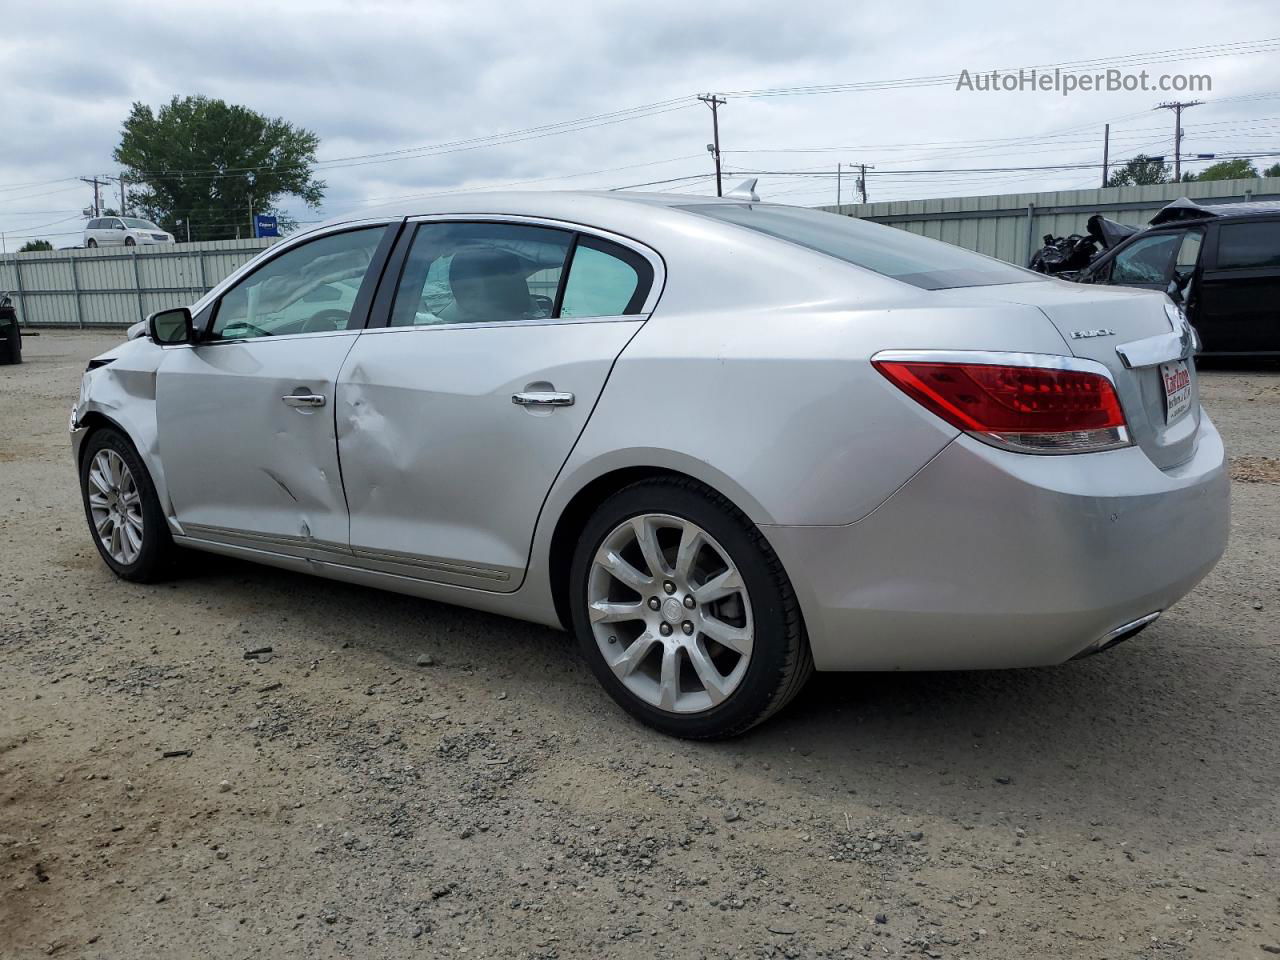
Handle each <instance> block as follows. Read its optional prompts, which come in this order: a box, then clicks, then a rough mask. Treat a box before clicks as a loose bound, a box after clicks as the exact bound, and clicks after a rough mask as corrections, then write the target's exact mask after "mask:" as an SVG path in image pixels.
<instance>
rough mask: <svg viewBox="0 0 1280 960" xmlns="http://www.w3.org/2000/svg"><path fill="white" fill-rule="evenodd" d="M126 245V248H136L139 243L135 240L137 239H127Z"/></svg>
mask: <svg viewBox="0 0 1280 960" xmlns="http://www.w3.org/2000/svg"><path fill="white" fill-rule="evenodd" d="M124 245H125V246H126V247H135V246H137V245H138V241H137V240H135V239H133V237H125V238H124Z"/></svg>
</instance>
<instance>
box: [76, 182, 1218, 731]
mask: <svg viewBox="0 0 1280 960" xmlns="http://www.w3.org/2000/svg"><path fill="white" fill-rule="evenodd" d="M735 193H737V191H735ZM428 211H429V212H428ZM1196 346H1197V344H1196V340H1195V333H1194V331H1193V330H1192V329H1191V327H1190V326H1189V325H1188V324H1187V322H1186V320H1185V318H1184V317H1183V315H1182V314H1181V312H1180V311H1179V309H1178V308H1177V307H1176V306H1175V305H1174V304H1173V303H1172V302H1171V301H1170V300H1169V298H1168V297H1167V296H1166V295H1165V294H1164V293H1161V292H1158V291H1149V290H1135V289H1124V288H1104V287H1097V286H1093V287H1083V286H1080V285H1077V284H1071V283H1066V282H1063V281H1059V280H1054V279H1050V278H1047V277H1045V276H1043V275H1040V274H1036V273H1032V272H1029V271H1027V270H1023V269H1020V268H1018V267H1014V266H1010V265H1009V264H1006V263H1002V262H999V261H996V260H991V259H988V258H986V257H983V256H979V255H977V254H974V253H971V252H969V251H966V250H962V249H960V248H958V247H954V246H950V245H948V244H945V243H941V242H937V241H934V240H929V239H925V238H922V237H919V236H915V235H912V234H910V233H906V232H903V231H900V230H897V229H894V228H891V227H886V226H879V225H876V224H871V223H867V222H864V221H860V220H855V219H851V218H848V217H842V216H837V215H834V214H829V213H822V212H818V211H813V210H807V209H800V208H795V207H788V206H783V205H778V204H770V203H760V202H758V200H757V198H756V197H755V195H754V193H753V192H751V190H750V187H747V188H746V189H745V190H742V191H741V195H738V196H734V195H730V196H729V197H726V198H724V199H722V200H719V199H705V198H698V197H691V196H677V195H660V194H637V193H548V192H541V193H510V194H496V193H495V194H489V195H479V194H472V195H469V196H463V197H458V198H451V199H445V200H441V201H433V202H432V204H431V205H430V207H427V206H426V205H425V204H422V205H415V206H412V207H400V208H396V209H382V210H379V211H377V212H369V213H364V214H361V215H360V216H359V217H358V218H352V219H344V220H341V221H337V222H333V223H329V224H327V225H325V226H322V227H319V228H316V229H313V230H309V231H307V232H305V233H302V234H299V235H296V236H294V237H291V238H289V239H287V240H285V241H283V242H281V243H279V244H276V245H275V246H273V247H271V248H269V249H267V250H265V251H263V252H262V253H261V254H260V255H259V256H257V257H256V258H255V259H254V260H252V261H251V262H249V263H247V264H245V265H244V266H243V267H241V268H240V269H239V270H237V271H236V272H235V273H233V274H232V275H231V276H229V277H228V278H227V279H226V280H225V281H223V282H222V283H221V284H219V285H218V286H217V287H215V288H214V289H213V290H211V291H210V292H209V293H208V294H206V295H205V296H204V297H202V298H201V299H200V300H198V301H197V302H196V303H195V304H193V305H192V306H191V307H190V308H189V309H187V308H182V309H175V310H166V311H162V312H160V313H157V314H155V315H153V316H152V317H151V318H150V319H149V321H148V323H147V324H146V326H145V329H143V326H142V325H139V328H138V329H136V330H135V331H132V332H131V338H130V339H129V340H128V341H126V342H125V343H124V344H123V345H122V346H120V347H118V348H116V349H114V350H111V351H109V352H108V353H105V354H103V355H102V356H100V357H97V358H96V359H94V360H93V361H91V362H90V364H89V369H88V370H87V371H86V373H85V375H84V380H83V383H82V386H81V390H80V396H79V399H78V401H77V402H76V404H75V408H74V410H73V411H72V414H71V437H72V446H73V449H74V453H75V459H76V465H77V467H78V469H79V475H80V485H81V490H82V492H83V498H84V507H85V514H86V516H87V518H88V522H89V527H90V531H91V533H92V536H93V538H94V541H95V543H96V545H97V547H98V550H99V552H100V553H101V555H102V558H103V560H104V561H105V562H106V563H107V565H108V566H109V567H110V568H111V569H112V570H113V571H115V572H116V573H117V574H118V575H119V576H121V577H123V578H125V579H129V580H138V581H149V580H153V579H156V578H158V577H161V576H163V575H164V574H165V572H166V571H167V570H168V569H169V568H170V564H171V561H172V560H173V558H174V555H175V553H176V552H177V551H179V550H181V549H183V548H185V549H190V550H204V551H211V552H214V553H222V554H228V555H231V556H235V557H240V558H244V559H247V560H253V561H257V562H260V563H265V564H271V565H274V566H279V567H285V568H288V569H291V570H296V571H301V572H306V573H315V574H319V575H321V576H325V577H332V578H335V579H338V580H344V581H347V582H350V583H357V584H365V585H369V586H376V587H383V588H386V589H389V590H395V591H400V592H402V593H408V594H414V595H416V596H420V597H425V598H430V599H433V600H442V601H447V602H449V603H456V604H461V605H463V606H468V607H475V608H479V609H483V610H488V611H493V612H497V613H501V614H506V615H508V616H512V617H518V618H521V619H525V620H531V621H535V622H538V623H544V624H549V625H553V626H557V627H563V628H567V629H570V630H572V631H573V632H574V633H575V634H576V635H577V638H578V641H579V643H580V645H581V649H582V653H583V655H584V656H585V657H586V659H587V662H588V663H589V664H590V665H591V668H592V670H593V671H594V672H595V674H596V676H597V677H598V678H599V680H600V682H601V683H602V684H603V686H604V687H605V689H606V690H607V691H608V692H609V694H610V695H611V696H612V697H613V698H614V699H615V700H617V701H618V703H619V704H621V705H622V707H624V708H625V709H626V710H628V711H629V712H630V713H632V714H633V715H635V716H636V717H638V718H639V719H641V720H642V721H644V722H646V723H648V724H651V725H653V726H654V727H657V728H658V729H660V730H663V731H665V732H667V733H670V734H675V735H678V736H685V737H721V736H729V735H732V734H735V733H739V732H741V731H744V730H746V729H747V728H749V727H751V726H752V725H754V724H756V723H759V722H760V721H761V720H763V719H765V718H766V717H768V716H770V715H771V714H773V713H774V712H776V711H777V710H779V709H780V708H781V707H783V706H784V705H785V704H786V703H787V702H788V701H789V700H791V699H792V698H793V697H795V696H796V694H797V693H798V692H799V691H800V689H801V687H802V686H803V685H804V682H805V680H806V679H807V678H808V677H809V675H810V674H811V673H812V671H813V670H815V669H817V670H943V669H970V668H998V667H1026V666H1036V665H1047V664H1057V663H1062V662H1064V661H1067V660H1071V659H1073V658H1076V657H1080V656H1084V655H1086V654H1090V653H1094V652H1097V651H1100V650H1103V649H1106V648H1107V647H1110V646H1112V645H1113V644H1116V643H1118V642H1120V641H1121V640H1124V639H1127V638H1128V637H1129V636H1131V635H1133V634H1135V633H1136V632H1138V631H1139V630H1140V629H1142V628H1143V627H1145V626H1146V625H1148V624H1149V623H1151V622H1152V621H1153V620H1154V619H1155V618H1156V617H1157V616H1159V615H1160V613H1161V612H1162V611H1164V610H1166V609H1168V608H1169V606H1170V605H1172V604H1173V603H1174V602H1176V601H1177V600H1178V599H1179V598H1180V597H1182V596H1183V595H1184V594H1186V593H1187V592H1188V591H1189V590H1190V589H1191V588H1192V587H1193V586H1194V585H1195V584H1196V583H1197V582H1198V581H1199V580H1200V579H1201V578H1202V577H1203V576H1204V575H1205V574H1206V573H1207V572H1208V571H1209V569H1210V568H1211V567H1212V566H1213V565H1214V563H1215V562H1216V561H1217V560H1218V558H1219V556H1221V554H1222V552H1223V550H1224V548H1225V545H1226V539H1227V527H1228V480H1227V475H1226V472H1225V470H1224V454H1223V446H1222V441H1221V439H1220V437H1219V435H1218V431H1217V430H1216V429H1215V428H1214V425H1213V424H1212V423H1211V422H1210V420H1209V417H1208V416H1207V415H1206V414H1205V412H1204V411H1203V410H1202V409H1201V406H1200V402H1199V396H1198V389H1197V382H1196V368H1195V363H1194V361H1193V356H1194V353H1195V350H1196Z"/></svg>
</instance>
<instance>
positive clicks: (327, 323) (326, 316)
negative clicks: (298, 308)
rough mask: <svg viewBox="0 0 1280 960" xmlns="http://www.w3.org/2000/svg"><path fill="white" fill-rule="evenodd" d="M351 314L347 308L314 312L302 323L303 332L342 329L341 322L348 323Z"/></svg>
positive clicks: (323, 331)
mask: <svg viewBox="0 0 1280 960" xmlns="http://www.w3.org/2000/svg"><path fill="white" fill-rule="evenodd" d="M350 317H351V314H350V313H349V312H348V311H346V310H320V311H318V312H317V313H313V314H312V315H311V316H310V317H308V318H307V319H306V320H305V321H304V322H303V324H302V332H303V333H325V332H327V331H329V330H338V329H341V328H340V327H339V324H342V325H343V326H345V325H346V323H347V320H348V319H349V318H350Z"/></svg>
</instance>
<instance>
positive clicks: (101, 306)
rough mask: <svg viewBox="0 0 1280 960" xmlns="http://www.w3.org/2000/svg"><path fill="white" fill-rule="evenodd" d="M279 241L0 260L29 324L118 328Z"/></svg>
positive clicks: (192, 295)
mask: <svg viewBox="0 0 1280 960" xmlns="http://www.w3.org/2000/svg"><path fill="white" fill-rule="evenodd" d="M274 242H275V240H274V239H261V240H252V239H251V240H215V241H210V242H207V243H174V244H160V245H156V246H145V247H116V248H114V249H111V248H103V247H97V248H94V249H84V250H81V249H76V250H46V251H40V252H34V253H19V254H11V255H9V256H8V257H6V258H5V259H3V260H0V291H3V290H8V291H10V296H11V297H12V298H13V301H14V304H15V306H16V307H17V309H18V320H19V322H20V323H22V324H23V325H24V326H36V327H80V328H85V327H120V326H128V325H129V324H132V323H135V322H137V321H138V320H141V319H143V318H145V317H146V316H147V315H148V314H151V313H154V312H155V311H157V310H164V309H166V308H168V307H178V306H185V305H187V304H190V303H193V302H194V301H196V300H198V299H199V298H200V297H201V296H202V295H203V294H204V293H205V292H206V291H208V290H209V289H210V288H211V287H213V286H214V285H215V284H217V283H218V282H219V281H220V280H222V279H224V278H225V277H226V276H228V275H229V274H230V273H232V272H233V271H234V270H235V269H236V268H237V267H239V266H240V265H241V264H242V263H244V262H245V261H246V260H249V259H250V258H251V257H253V256H255V255H256V254H257V253H258V251H260V250H262V249H264V248H266V247H268V246H270V245H271V244H272V243H274Z"/></svg>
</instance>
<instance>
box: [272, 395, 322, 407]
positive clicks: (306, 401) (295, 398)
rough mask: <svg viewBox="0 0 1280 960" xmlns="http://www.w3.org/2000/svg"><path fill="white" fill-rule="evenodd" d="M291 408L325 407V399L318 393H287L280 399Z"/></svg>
mask: <svg viewBox="0 0 1280 960" xmlns="http://www.w3.org/2000/svg"><path fill="white" fill-rule="evenodd" d="M280 399H281V400H283V401H284V402H285V404H286V405H288V406H290V407H323V406H324V397H322V396H321V395H320V394H318V393H286V394H285V395H284V396H283V397H281V398H280Z"/></svg>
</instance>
